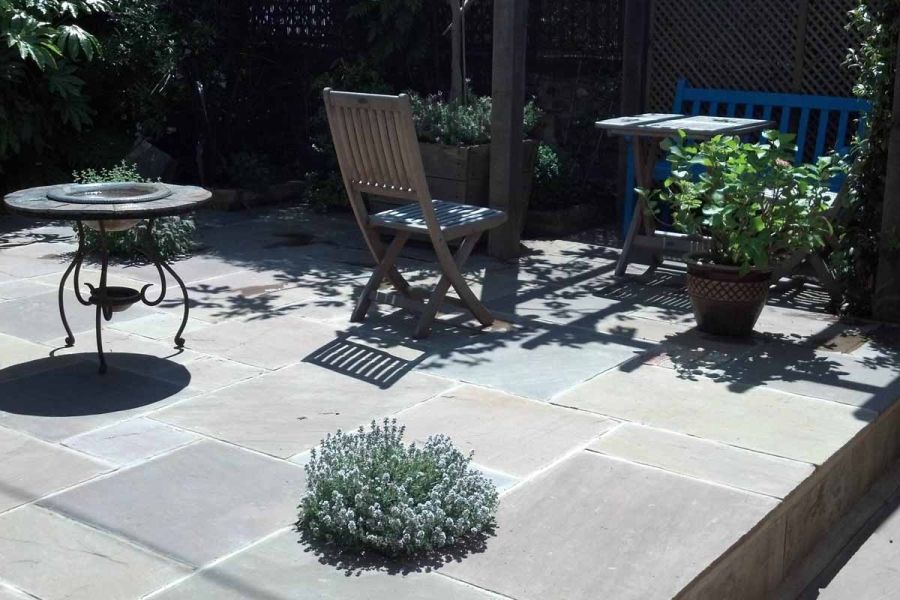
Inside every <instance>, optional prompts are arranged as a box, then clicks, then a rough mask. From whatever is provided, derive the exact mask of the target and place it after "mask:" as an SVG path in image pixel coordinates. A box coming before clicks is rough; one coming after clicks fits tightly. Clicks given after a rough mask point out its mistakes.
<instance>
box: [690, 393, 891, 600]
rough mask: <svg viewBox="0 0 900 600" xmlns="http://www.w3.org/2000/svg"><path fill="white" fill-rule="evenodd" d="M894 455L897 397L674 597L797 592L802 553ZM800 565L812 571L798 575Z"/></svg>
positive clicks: (747, 597)
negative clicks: (788, 583)
mask: <svg viewBox="0 0 900 600" xmlns="http://www.w3.org/2000/svg"><path fill="white" fill-rule="evenodd" d="M898 458H900V401H895V402H894V404H893V405H892V406H890V407H889V408H888V409H886V410H885V411H883V412H882V413H881V414H879V415H878V417H877V418H876V419H875V420H874V421H872V422H870V423H868V424H867V425H866V426H865V427H863V428H862V429H861V430H860V431H859V432H858V433H857V434H856V435H855V436H854V437H853V438H852V439H851V440H850V441H849V442H847V443H846V444H845V445H844V446H843V447H841V448H840V449H839V450H838V451H837V452H835V453H834V454H833V455H832V456H831V457H830V458H829V459H828V460H826V461H825V462H824V463H823V464H822V465H821V466H819V467H818V468H816V470H815V471H814V472H813V473H812V475H810V476H809V477H808V478H807V479H806V480H804V481H803V483H801V484H800V485H799V486H798V487H797V488H796V489H795V490H793V491H792V492H791V493H790V494H789V495H788V496H787V497H786V498H785V499H784V500H783V501H782V502H781V503H780V504H779V505H778V506H777V507H776V508H775V509H773V510H772V511H771V512H770V513H769V514H768V515H766V516H765V518H763V519H762V520H761V521H760V522H759V523H757V525H756V526H755V527H754V528H753V529H752V530H751V531H749V532H747V533H746V534H745V535H744V536H743V537H741V539H739V540H738V541H737V542H735V544H733V545H732V546H731V547H730V548H729V549H728V550H727V551H726V552H725V553H723V554H722V555H721V556H720V557H719V558H718V559H717V560H716V561H714V562H713V563H712V564H710V565H708V566H707V567H706V569H704V570H703V571H702V572H701V573H700V574H699V575H697V576H696V577H695V578H694V579H693V580H692V581H691V582H690V583H688V584H687V585H686V586H685V587H684V588H683V589H682V590H681V592H679V593H678V595H677V596H676V598H678V600H709V599H710V598H728V599H729V600H755V599H762V598H766V599H768V598H773V597H774V596H775V594H776V591H779V590H781V592H780V593H782V594H783V593H784V591H783V590H784V589H785V587H783V585H782V584H784V583H785V582H787V581H788V580H790V581H791V582H792V585H791V586H790V587H791V588H792V589H800V590H802V589H803V588H804V587H806V585H808V584H810V583H811V582H812V580H813V579H814V577H815V576H816V575H817V574H818V572H817V571H816V570H815V569H804V563H805V562H806V560H807V558H808V556H809V555H810V554H811V553H812V552H813V551H814V550H815V549H816V547H817V546H818V545H819V544H820V542H822V540H823V539H824V538H826V536H827V535H828V533H829V532H830V531H831V530H832V529H833V528H834V527H835V526H836V525H838V524H839V523H840V522H841V521H842V519H844V518H845V517H847V516H848V515H850V514H851V513H852V512H853V511H854V509H855V508H856V507H857V505H858V504H859V503H860V502H862V501H864V499H865V497H866V494H867V493H868V492H869V490H870V488H872V486H873V485H874V484H875V483H877V482H878V480H879V479H880V478H881V477H882V476H883V475H884V474H885V473H887V472H888V471H889V470H890V469H891V467H892V466H893V464H894V462H895V461H896V460H897V459H898ZM806 571H815V572H809V573H806V574H804V573H805V572H806Z"/></svg>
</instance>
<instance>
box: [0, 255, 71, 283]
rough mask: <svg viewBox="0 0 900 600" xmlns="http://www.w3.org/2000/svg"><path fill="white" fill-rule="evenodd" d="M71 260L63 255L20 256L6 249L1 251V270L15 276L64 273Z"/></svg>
mask: <svg viewBox="0 0 900 600" xmlns="http://www.w3.org/2000/svg"><path fill="white" fill-rule="evenodd" d="M69 260H71V258H69ZM69 260H64V259H63V258H62V257H56V258H39V257H38V258H36V257H31V256H20V255H16V254H12V253H10V252H8V251H7V250H6V249H4V250H2V251H0V271H3V272H4V273H6V274H7V275H12V276H13V277H22V278H25V277H37V276H38V275H47V274H48V273H62V272H63V271H65V270H66V266H67V263H68V262H69Z"/></svg>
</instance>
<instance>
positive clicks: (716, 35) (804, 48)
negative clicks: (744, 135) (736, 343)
mask: <svg viewBox="0 0 900 600" xmlns="http://www.w3.org/2000/svg"><path fill="white" fill-rule="evenodd" d="M853 5H854V0H717V1H716V2H710V1H709V0H655V1H654V3H653V12H652V15H651V23H650V46H649V48H648V51H647V82H646V86H647V87H646V89H647V109H648V110H659V111H666V110H669V109H671V107H672V99H673V93H674V89H675V82H676V81H677V80H678V79H679V78H680V77H686V78H687V79H688V80H689V81H690V82H691V84H692V85H694V86H698V87H718V88H730V89H747V90H759V91H769V92H800V93H806V94H818V95H834V96H848V95H850V91H851V86H852V77H851V75H850V73H849V72H848V71H847V70H846V69H845V68H843V67H842V66H841V63H842V62H843V60H844V57H845V55H846V53H847V48H848V47H849V46H850V45H852V44H853V43H854V39H853V37H852V35H851V34H850V33H849V32H847V31H846V29H845V25H846V23H847V21H848V17H847V12H848V11H849V10H850V8H852V6H853Z"/></svg>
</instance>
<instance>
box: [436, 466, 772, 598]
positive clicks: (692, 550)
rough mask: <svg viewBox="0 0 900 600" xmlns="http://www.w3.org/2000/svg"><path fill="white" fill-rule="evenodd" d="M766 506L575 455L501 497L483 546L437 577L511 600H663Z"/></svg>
mask: <svg viewBox="0 0 900 600" xmlns="http://www.w3.org/2000/svg"><path fill="white" fill-rule="evenodd" d="M776 505H777V500H775V499H773V498H769V497H766V496H761V495H757V494H751V493H746V492H742V491H738V490H734V489H730V488H725V487H722V486H717V485H713V484H709V483H705V482H701V481H697V480H695V479H690V478H686V477H681V476H679V475H674V474H672V473H668V472H665V471H661V470H659V469H653V468H650V467H644V466H641V465H636V464H633V463H629V462H625V461H619V460H615V459H611V458H609V457H605V456H602V455H599V454H595V453H592V452H581V453H578V454H577V455H575V456H573V457H571V458H569V459H566V460H565V461H563V462H562V463H560V464H558V465H556V466H554V467H553V468H552V469H550V470H549V471H546V472H545V473H543V474H541V475H539V476H538V477H535V478H533V479H531V480H529V481H527V482H525V483H523V484H522V485H520V486H518V487H516V488H515V489H514V490H513V491H511V492H510V493H509V494H507V495H505V496H504V497H503V500H502V502H501V504H500V510H499V512H498V517H497V521H498V527H497V535H496V537H493V538H490V539H488V541H487V549H486V550H485V551H484V552H483V553H481V554H472V555H470V556H468V557H466V558H465V559H464V560H462V561H460V562H454V563H449V564H447V565H444V566H442V567H441V568H440V572H442V573H447V574H449V575H451V576H452V577H454V578H457V579H461V580H463V581H466V582H468V583H472V584H474V585H476V586H478V587H483V588H486V589H489V590H492V591H494V592H497V593H500V594H504V595H506V596H509V597H513V598H517V599H521V600H530V599H535V600H543V599H546V598H566V599H567V600H578V599H582V598H584V599H594V598H616V599H617V600H618V599H623V600H625V599H630V598H635V599H640V600H648V599H652V598H672V597H674V596H675V595H676V594H677V593H678V592H679V591H680V590H681V589H682V588H683V587H684V586H685V585H686V584H687V583H688V582H690V581H691V580H692V579H693V578H694V577H695V576H696V575H697V574H699V573H700V572H701V571H702V570H703V569H704V568H706V567H707V566H708V565H709V564H711V563H712V562H713V561H714V560H715V559H717V558H718V557H719V556H720V555H721V554H723V553H724V552H725V550H727V549H728V548H729V547H730V546H731V545H732V544H734V543H735V542H737V541H738V540H739V539H740V538H741V536H743V535H744V534H745V533H746V532H747V531H749V530H750V529H751V528H753V527H754V526H756V525H757V523H759V522H760V521H761V520H762V519H763V518H764V517H765V516H766V515H767V514H768V513H769V512H770V511H771V510H772V509H773V508H774V507H775V506H776Z"/></svg>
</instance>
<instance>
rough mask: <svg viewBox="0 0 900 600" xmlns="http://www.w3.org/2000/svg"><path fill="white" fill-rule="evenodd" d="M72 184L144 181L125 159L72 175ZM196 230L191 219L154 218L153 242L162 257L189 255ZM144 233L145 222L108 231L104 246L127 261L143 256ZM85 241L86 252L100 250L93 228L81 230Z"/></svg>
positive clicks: (97, 235) (97, 237)
mask: <svg viewBox="0 0 900 600" xmlns="http://www.w3.org/2000/svg"><path fill="white" fill-rule="evenodd" d="M73 178H74V180H75V183H114V182H125V181H138V182H146V181H147V180H146V179H144V178H143V177H141V176H140V174H139V173H138V172H137V169H136V168H135V166H134V165H132V164H128V163H127V162H125V161H124V160H123V161H122V162H120V163H119V164H117V165H114V166H112V167H110V168H107V169H85V170H83V171H76V172H75V173H74V174H73ZM196 230H197V227H196V225H194V221H193V219H189V218H182V217H163V218H160V219H157V220H156V222H155V224H154V227H153V239H154V240H155V242H156V248H157V251H158V252H159V254H160V256H161V257H163V258H174V257H177V256H184V255H186V254H190V253H191V251H192V250H193V249H194V247H195V246H196V243H195V242H194V235H195V233H196ZM146 232H147V223H146V222H143V221H142V222H141V223H138V224H137V225H135V226H134V227H132V228H131V229H128V230H127V231H111V232H109V233H107V234H106V247H107V249H108V250H109V253H110V255H112V256H118V257H121V258H126V259H134V258H139V257H143V256H144V254H143V253H142V252H141V248H142V247H143V244H144V239H145V236H146ZM84 240H85V244H86V245H87V248H88V251H96V250H97V249H99V248H100V235H99V234H98V233H97V232H96V231H94V230H93V229H89V228H85V229H84Z"/></svg>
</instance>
